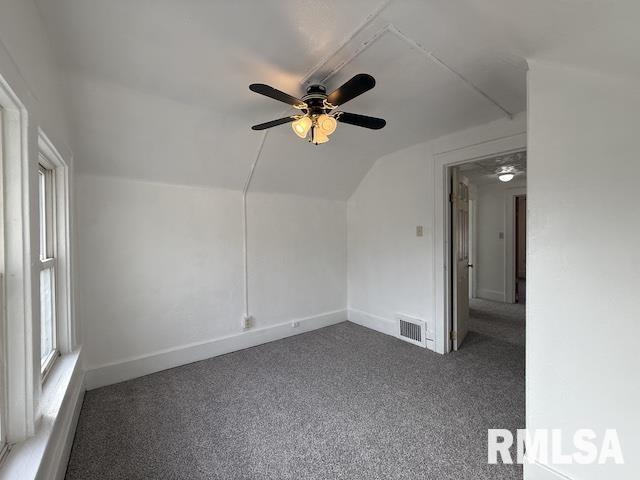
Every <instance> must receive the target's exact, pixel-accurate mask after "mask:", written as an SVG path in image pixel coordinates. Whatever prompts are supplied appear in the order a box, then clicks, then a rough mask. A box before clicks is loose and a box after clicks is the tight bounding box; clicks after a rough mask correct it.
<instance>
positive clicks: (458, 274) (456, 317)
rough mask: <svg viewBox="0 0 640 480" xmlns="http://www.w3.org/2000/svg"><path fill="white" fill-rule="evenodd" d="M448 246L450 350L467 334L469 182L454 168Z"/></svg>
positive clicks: (458, 346) (458, 344) (455, 348)
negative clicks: (450, 287)
mask: <svg viewBox="0 0 640 480" xmlns="http://www.w3.org/2000/svg"><path fill="white" fill-rule="evenodd" d="M451 245H452V256H451V260H452V273H453V275H452V277H453V278H452V283H453V298H452V301H453V329H452V332H451V340H452V344H453V349H454V350H458V349H459V348H460V345H461V344H462V342H463V340H464V337H465V336H466V335H467V332H468V331H469V268H470V267H471V265H470V264H469V180H467V179H466V178H465V177H463V176H462V175H460V172H459V171H458V169H457V168H454V169H452V172H451Z"/></svg>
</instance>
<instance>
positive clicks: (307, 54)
mask: <svg viewBox="0 0 640 480" xmlns="http://www.w3.org/2000/svg"><path fill="white" fill-rule="evenodd" d="M38 5H39V7H40V10H41V12H42V15H43V17H44V19H45V23H46V25H47V28H48V30H49V33H50V35H51V37H52V40H53V42H54V44H55V46H56V47H57V48H56V51H57V53H58V56H59V61H60V63H61V65H62V67H63V69H64V71H65V72H66V78H67V86H68V88H67V93H68V95H69V102H70V106H71V108H70V110H71V111H70V116H71V121H72V127H73V129H74V150H75V157H76V162H77V165H78V169H79V171H81V172H88V173H96V174H104V175H114V176H123V177H132V178H141V179H150V180H155V181H162V182H169V183H181V184H193V185H209V186H216V187H223V188H231V189H241V188H242V186H243V185H244V182H245V179H246V176H247V174H248V171H249V168H250V165H251V163H252V162H253V161H254V159H255V157H256V154H257V152H258V148H259V145H260V142H261V139H262V134H261V133H259V132H254V131H251V130H250V129H249V127H250V126H251V125H252V124H255V123H260V122H263V121H267V120H270V119H273V118H277V117H280V116H283V114H285V113H287V110H286V105H284V104H280V103H278V102H275V101H273V100H270V99H268V98H266V97H261V96H259V95H256V94H253V93H252V92H250V91H249V90H248V85H249V84H250V83H253V82H261V83H268V84H270V85H272V86H274V87H276V88H279V89H281V90H284V91H287V92H290V93H292V94H298V95H301V94H302V92H303V84H302V82H303V81H305V80H322V79H325V78H326V81H327V84H328V86H329V88H333V87H336V86H338V85H339V84H341V83H342V82H343V81H345V80H346V79H348V78H349V77H350V76H351V75H353V74H355V73H361V72H364V73H370V74H372V75H373V76H374V77H375V78H376V80H377V86H376V88H375V89H374V90H372V91H370V92H368V93H366V94H364V95H362V96H361V97H359V98H358V99H356V100H354V101H352V102H349V103H348V104H346V105H345V106H344V109H345V110H346V111H350V112H354V113H363V114H369V115H374V116H380V117H383V118H385V119H386V120H387V121H388V125H387V127H386V128H384V129H383V130H380V131H370V130H365V129H359V128H358V127H353V126H350V125H340V126H339V128H338V130H337V131H336V133H335V134H334V135H333V136H332V138H331V142H329V143H328V144H326V145H322V146H318V147H315V146H312V145H309V144H306V143H305V142H304V141H302V140H299V139H298V138H297V137H295V136H294V135H293V133H292V132H291V130H290V127H289V126H287V125H284V126H280V127H276V128H274V129H272V130H270V133H269V134H268V137H267V139H266V142H265V145H264V149H263V151H262V155H261V157H260V162H259V164H258V168H257V170H256V174H255V177H254V183H253V187H252V188H254V189H257V190H261V191H277V192H287V193H297V194H303V195H313V196H322V197H327V198H336V199H345V198H348V197H349V195H350V194H351V193H352V192H353V190H354V189H355V188H356V186H357V185H358V183H359V182H360V180H361V179H362V177H363V176H364V175H365V174H366V172H367V171H368V170H369V169H370V168H371V166H372V164H373V163H374V162H375V160H376V159H377V158H379V157H380V156H382V155H384V154H385V153H390V152H392V151H395V150H398V149H401V148H405V147H407V146H409V145H412V144H415V143H419V142H422V141H426V140H429V139H432V138H436V137H438V136H440V135H443V134H446V133H451V132H453V131H456V130H460V129H464V128H467V127H470V126H472V125H476V124H479V123H483V122H487V121H491V120H494V119H497V118H499V117H501V116H504V115H505V112H504V111H505V110H506V111H508V112H511V113H517V112H520V111H522V110H524V109H525V105H526V82H525V76H526V66H527V64H526V62H525V60H524V59H525V58H531V57H535V58H541V59H545V60H551V61H563V62H567V61H569V60H568V59H571V60H572V61H575V63H576V64H581V65H583V66H589V67H593V68H605V69H611V70H616V71H617V72H620V73H634V74H635V73H637V74H640V62H639V61H638V56H639V54H638V52H637V49H636V48H634V45H637V39H638V38H637V37H638V34H637V32H636V29H635V23H634V22H633V21H632V19H631V15H632V14H635V16H634V17H633V18H634V19H637V18H638V15H637V14H638V13H640V8H639V5H640V2H633V1H631V0H628V1H627V0H619V1H613V0H598V1H595V0H536V1H535V2H534V1H529V0H459V1H455V2H451V1H450V0H421V1H419V0H413V1H412V0H406V1H403V0H395V1H391V2H389V1H388V0H385V1H382V0H380V1H371V0H350V1H348V2H345V1H339V0H260V1H257V0H256V1H249V0H247V1H226V0H224V1H223V0H220V1H207V2H205V1H201V0H183V1H180V2H175V1H173V0H137V1H135V2H131V1H130V0H110V1H108V2H105V1H103V0H38ZM385 29H386V30H385ZM634 41H636V42H635V43H634ZM364 44H366V45H367V46H366V48H363V45H364ZM341 46H342V48H340V47H341ZM587 50H588V51H587ZM429 53H430V54H432V55H433V56H432V57H430V56H429V55H428V54H429ZM438 59H439V60H441V61H443V62H444V63H445V64H446V65H448V66H449V67H450V68H452V69H453V70H455V71H456V72H458V73H459V74H460V75H462V77H464V78H465V79H466V80H467V81H468V83H465V81H463V80H461V79H460V77H459V76H458V75H456V74H454V73H452V72H451V71H449V70H447V68H445V67H443V65H442V64H441V63H439V61H438ZM331 72H334V73H331ZM328 74H330V75H329V76H328ZM327 76H328V78H327ZM307 83H308V82H307ZM470 84H471V85H473V87H470ZM480 92H482V93H480ZM283 107H284V108H283Z"/></svg>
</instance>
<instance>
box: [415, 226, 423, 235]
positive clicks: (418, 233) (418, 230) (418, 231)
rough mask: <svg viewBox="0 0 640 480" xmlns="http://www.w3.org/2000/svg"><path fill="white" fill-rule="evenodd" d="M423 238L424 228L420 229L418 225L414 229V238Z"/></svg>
mask: <svg viewBox="0 0 640 480" xmlns="http://www.w3.org/2000/svg"><path fill="white" fill-rule="evenodd" d="M422 236H424V228H423V227H422V225H418V226H417V227H416V237H422Z"/></svg>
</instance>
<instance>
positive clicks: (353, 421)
mask: <svg viewBox="0 0 640 480" xmlns="http://www.w3.org/2000/svg"><path fill="white" fill-rule="evenodd" d="M524 393H525V392H524V350H523V348H522V347H520V346H517V345H513V344H510V343H507V342H503V341H500V340H496V339H492V338H489V337H486V336H483V335H480V334H477V333H473V332H472V333H470V334H469V336H468V338H467V340H466V341H465V343H464V348H463V349H462V350H460V351H459V352H457V353H454V354H451V355H447V356H441V355H438V354H435V353H432V352H430V351H428V350H425V349H422V348H420V347H416V346H413V345H410V344H407V343H405V342H401V341H399V340H396V339H395V338H392V337H389V336H386V335H383V334H380V333H377V332H374V331H372V330H369V329H366V328H364V327H360V326H358V325H355V324H353V323H348V322H345V323H341V324H338V325H335V326H332V327H327V328H323V329H320V330H316V331H313V332H310V333H306V334H302V335H298V336H295V337H290V338H287V339H283V340H279V341H277V342H273V343H269V344H266V345H261V346H258V347H255V348H251V349H247V350H243V351H240V352H236V353H232V354H228V355H224V356H220V357H217V358H212V359H209V360H205V361H202V362H198V363H193V364H190V365H186V366H182V367H178V368H174V369H171V370H166V371H163V372H159V373H156V374H153V375H149V376H146V377H142V378H138V379H135V380H131V381H128V382H124V383H120V384H117V385H111V386H108V387H104V388H100V389H96V390H92V391H90V392H87V394H86V396H85V399H84V404H83V407H82V412H81V415H80V420H79V424H78V429H77V433H76V437H75V440H74V444H73V450H72V453H71V459H70V463H69V467H68V471H67V476H66V478H67V479H68V480H76V479H77V480H80V479H81V480H94V479H95V480H98V479H99V480H109V479H131V480H134V479H136V480H137V479H224V480H233V479H256V480H257V479H260V480H264V479H296V480H299V479H322V480H327V479H349V480H351V479H353V480H357V479H367V480H372V479H434V480H436V479H437V480H447V479H456V480H464V479H469V480H471V479H473V480H484V479H486V480H489V479H490V480H502V479H521V478H522V470H521V469H520V468H519V467H515V466H504V465H499V466H491V465H487V462H486V458H487V451H486V438H487V429H488V428H509V429H516V428H522V427H523V426H524Z"/></svg>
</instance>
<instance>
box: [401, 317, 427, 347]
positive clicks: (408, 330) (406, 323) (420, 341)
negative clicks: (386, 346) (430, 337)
mask: <svg viewBox="0 0 640 480" xmlns="http://www.w3.org/2000/svg"><path fill="white" fill-rule="evenodd" d="M397 319H398V338H399V339H400V340H404V341H405V342H409V343H413V344H414V345H419V346H421V347H424V348H426V347H427V337H426V333H427V329H426V324H425V322H424V320H419V319H417V318H413V317H409V316H407V315H398V316H397Z"/></svg>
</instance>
